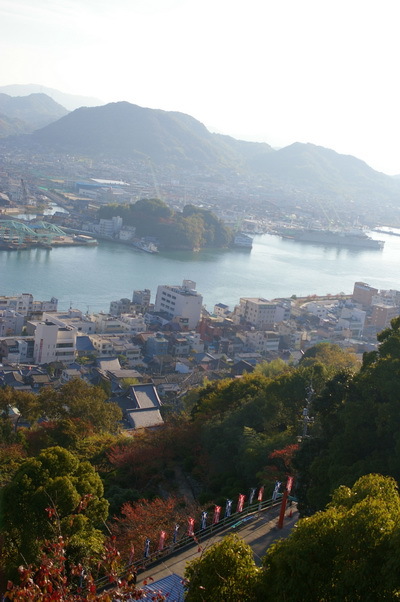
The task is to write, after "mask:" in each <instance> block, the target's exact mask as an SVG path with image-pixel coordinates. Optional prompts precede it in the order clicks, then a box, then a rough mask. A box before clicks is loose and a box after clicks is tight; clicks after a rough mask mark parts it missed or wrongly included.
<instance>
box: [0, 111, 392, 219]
mask: <svg viewBox="0 0 400 602" xmlns="http://www.w3.org/2000/svg"><path fill="white" fill-rule="evenodd" d="M0 112H1V109H0ZM29 141H31V142H32V143H34V144H35V145H36V149H37V148H38V145H39V146H41V147H43V148H47V149H50V150H52V149H54V150H56V151H58V152H67V153H73V154H83V155H86V156H88V157H91V158H92V159H94V160H96V158H111V159H113V160H117V161H118V162H119V163H120V165H123V164H126V161H127V160H128V161H132V160H135V159H136V160H142V161H148V160H150V161H151V162H152V164H153V165H154V166H158V167H159V168H161V169H164V168H167V169H168V170H170V172H171V173H172V172H173V171H175V172H176V173H178V177H180V176H179V174H182V173H185V174H190V175H191V176H196V175H201V176H202V177H203V176H204V175H205V176H206V177H207V178H208V177H209V176H212V177H213V178H214V177H216V178H218V181H220V182H223V181H226V182H229V183H230V185H235V182H236V181H237V178H238V177H239V178H240V179H241V181H242V183H243V186H244V187H245V188H246V187H247V189H248V190H251V189H253V190H255V191H257V198H261V197H265V199H266V201H267V200H268V199H270V200H271V201H272V202H275V204H276V203H277V205H276V206H278V207H279V206H280V205H281V203H282V202H284V203H285V204H286V206H291V207H295V206H297V205H298V206H299V209H300V211H301V212H302V213H303V214H304V215H311V216H312V215H313V211H314V208H315V207H317V206H318V207H320V209H321V208H322V207H323V206H324V203H325V207H324V209H323V211H325V212H326V211H327V209H326V208H327V207H328V205H329V206H330V207H332V206H333V205H332V202H333V203H334V204H336V209H339V205H340V207H341V211H342V214H348V215H351V216H352V219H358V218H359V217H361V218H362V219H363V220H364V223H369V222H368V219H367V218H368V216H369V217H370V218H371V219H372V217H374V218H378V217H380V218H382V219H383V218H384V216H385V215H389V214H390V215H392V216H395V217H396V216H397V215H398V208H399V206H400V180H399V179H397V178H393V177H391V176H387V175H385V174H383V173H380V172H377V171H375V170H373V169H372V168H371V167H369V166H368V165H367V164H366V163H365V162H364V161H361V160H359V159H357V158H356V157H352V156H348V155H341V154H339V153H336V152H335V151H333V150H331V149H327V148H323V147H321V146H316V145H314V144H302V143H295V144H292V145H290V146H287V147H285V148H281V149H279V150H274V149H273V148H272V147H271V146H269V145H268V144H265V143H257V142H246V141H243V140H235V139H234V138H232V137H229V136H223V135H221V134H213V133H211V132H209V131H208V130H207V128H206V127H205V126H204V125H203V124H202V123H200V122H199V121H197V120H196V119H194V118H193V117H191V116H190V115H185V114H183V113H179V112H169V111H162V110H159V109H148V108H143V107H139V106H137V105H133V104H130V103H128V102H117V103H111V104H107V105H103V106H97V107H81V108H79V109H76V110H75V111H73V112H71V113H69V114H67V115H65V116H63V117H61V118H60V119H58V120H57V121H54V122H53V123H50V124H49V125H47V126H46V127H43V128H41V129H38V130H36V131H35V132H33V133H32V134H31V135H30V136H29V137H24V139H22V137H21V136H20V137H17V138H14V139H13V140H12V144H14V145H18V144H22V143H24V144H29ZM10 143H11V142H10ZM260 195H261V197H260ZM332 210H333V209H332ZM396 219H397V218H396Z"/></svg>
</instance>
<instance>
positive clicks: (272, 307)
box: [233, 297, 291, 329]
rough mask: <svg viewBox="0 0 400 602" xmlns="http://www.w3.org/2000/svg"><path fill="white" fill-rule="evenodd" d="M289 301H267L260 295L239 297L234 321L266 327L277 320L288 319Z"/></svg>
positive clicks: (261, 327)
mask: <svg viewBox="0 0 400 602" xmlns="http://www.w3.org/2000/svg"><path fill="white" fill-rule="evenodd" d="M290 310H291V304H290V301H268V300H267V299H263V298H262V297H241V298H240V300H239V305H237V306H236V307H235V313H234V316H233V319H234V322H235V323H238V324H240V323H247V324H251V325H252V326H255V327H256V328H260V329H263V328H265V329H266V328H268V327H271V326H273V325H274V324H276V323H278V322H283V321H284V320H289V318H290Z"/></svg>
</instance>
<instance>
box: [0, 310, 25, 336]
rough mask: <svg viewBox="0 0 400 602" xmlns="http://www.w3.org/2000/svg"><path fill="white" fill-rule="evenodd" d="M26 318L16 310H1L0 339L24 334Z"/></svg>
mask: <svg viewBox="0 0 400 602" xmlns="http://www.w3.org/2000/svg"><path fill="white" fill-rule="evenodd" d="M24 323H25V316H24V315H23V314H22V313H20V312H18V311H15V310H14V309H2V310H0V337H9V336H13V335H20V334H22V329H23V327H24Z"/></svg>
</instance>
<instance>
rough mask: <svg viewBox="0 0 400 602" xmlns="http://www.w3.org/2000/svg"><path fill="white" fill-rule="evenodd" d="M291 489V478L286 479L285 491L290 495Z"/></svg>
mask: <svg viewBox="0 0 400 602" xmlns="http://www.w3.org/2000/svg"><path fill="white" fill-rule="evenodd" d="M292 487H293V477H288V479H287V483H286V491H287V492H288V493H290V492H291V491H292Z"/></svg>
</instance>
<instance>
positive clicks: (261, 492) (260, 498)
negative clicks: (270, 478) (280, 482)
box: [257, 486, 264, 502]
mask: <svg viewBox="0 0 400 602" xmlns="http://www.w3.org/2000/svg"><path fill="white" fill-rule="evenodd" d="M263 495H264V486H262V487H260V489H259V490H258V496H257V500H258V501H259V502H262V499H263Z"/></svg>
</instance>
